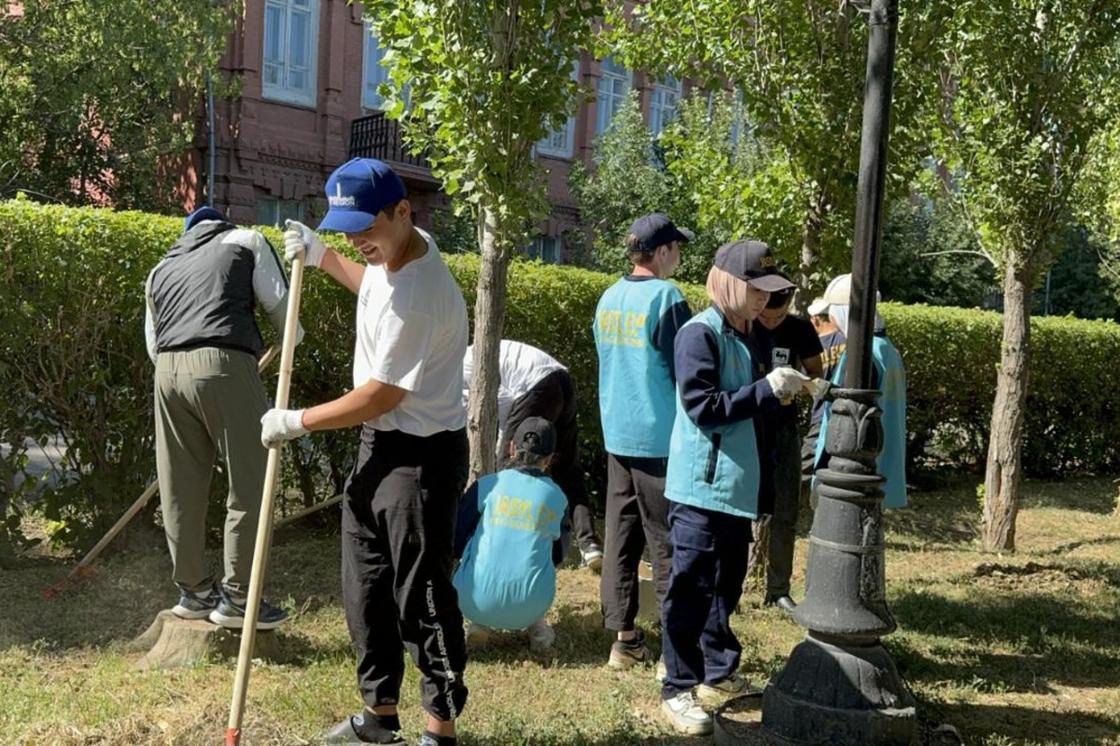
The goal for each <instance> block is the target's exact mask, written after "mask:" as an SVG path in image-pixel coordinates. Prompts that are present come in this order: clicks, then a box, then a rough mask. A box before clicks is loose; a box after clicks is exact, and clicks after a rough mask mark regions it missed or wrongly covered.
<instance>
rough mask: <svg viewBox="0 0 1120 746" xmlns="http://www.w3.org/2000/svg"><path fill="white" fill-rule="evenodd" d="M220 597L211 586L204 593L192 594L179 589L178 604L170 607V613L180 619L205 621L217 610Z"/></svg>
mask: <svg viewBox="0 0 1120 746" xmlns="http://www.w3.org/2000/svg"><path fill="white" fill-rule="evenodd" d="M220 600H221V596H219V595H218V591H217V589H216V588H214V587H213V586H211V587H210V589H209V590H208V591H206V592H205V593H194V592H192V591H186V590H183V589H181V588H180V589H179V602H178V603H177V604H175V605H174V606H172V607H171V613H172V614H174V615H175V616H177V617H179V618H180V619H205V618H207V617H208V616H210V612H212V611H213V610H214V609H216V608H218V602H219V601H220Z"/></svg>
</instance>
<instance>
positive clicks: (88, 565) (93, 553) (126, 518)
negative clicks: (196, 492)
mask: <svg viewBox="0 0 1120 746" xmlns="http://www.w3.org/2000/svg"><path fill="white" fill-rule="evenodd" d="M279 352H280V350H279V349H278V348H277V347H276V346H275V345H273V346H272V347H269V348H268V350H266V351H265V353H264V355H263V356H262V357H261V359H260V362H258V363H257V370H258V371H259V372H261V373H263V372H264V371H265V368H267V367H268V366H269V364H270V363H271V362H272V361H273V360H274V359H275V358H276V355H277V354H278V353H279ZM157 492H159V481H158V480H155V481H153V482H152V483H151V484H149V485H148V487H147V489H145V490H144V491H143V492H142V493H140V497H138V498H136V502H134V503H132V505H131V506H130V507H129V509H128V510H126V511H125V512H124V515H122V516H121V517H120V518H118V519H117V522H116V523H114V524H113V527H112V528H111V529H109V530H108V531H107V532H105V535H104V536H102V537H101V540H100V541H98V542H97V543H96V544H94V545H93V549H91V550H89V551H88V552H86V556H85V557H82V561H81V562H79V563H78V564H77V565H75V566H74V569H73V570H71V571H70V573H69V574H68V575H67V576H66V577H65V578H63V579H62V580H60V581H58V582H57V583H55V584H54V585H52V586H51V587H50V588H45V589H43V598H48V599H50V598H56V597H57V596H59V595H60V594H62V593H64V592H65V591H66V590H67V589H68V588H71V587H73V586H75V585H77V584H79V583H80V582H83V581H85V580H89V579H90V578H92V577H93V576H95V575H97V570H95V569H94V568H93V566H92V563H93V561H94V560H95V559H97V557H98V555H100V554H101V552H102V551H104V549H105V547H107V546H109V542H111V541H112V540H113V539H115V538H117V534H119V533H120V532H121V529H123V528H124V527H125V526H127V525H128V524H129V522H130V521H131V520H132V519H133V518H135V517H136V514H137V513H139V512H140V511H141V510H143V509H144V506H145V505H147V504H148V501H149V500H151V499H152V497H153V496H154V495H155V494H156V493H157Z"/></svg>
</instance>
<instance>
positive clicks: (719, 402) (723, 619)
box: [661, 241, 809, 735]
mask: <svg viewBox="0 0 1120 746" xmlns="http://www.w3.org/2000/svg"><path fill="white" fill-rule="evenodd" d="M791 286H792V283H790V282H789V281H788V280H786V279H785V278H784V277H781V276H780V275H779V274H778V268H777V266H776V265H775V263H774V258H773V256H772V253H771V251H770V247H769V246H767V245H766V244H764V243H762V242H760V241H736V242H733V243H729V244H725V245H724V246H721V247H720V249H719V251H718V252H716V257H715V263H714V266H713V267H712V269H711V271H710V272H709V273H708V283H707V290H708V296H709V298H711V300H712V306H711V307H710V308H708V309H707V310H706V311H704V312H702V313H700V314H698V315H697V316H696V317H695V318H694V319H692V320H691V321H690V322H688V323H687V324H685V325H684V326H683V327H682V328H681V331H680V333H679V334H678V335H677V339H676V343H675V346H676V352H675V364H676V371H677V401H676V410H677V411H676V418H675V420H674V423H673V433H672V437H671V439H670V446H669V465H668V473H667V476H666V482H665V497H666V498H667V499H668V500H669V504H670V507H669V536H670V539H671V541H672V545H673V564H672V573H671V575H670V578H669V588H668V590H667V592H666V594H665V601H664V604H663V605H662V638H661V644H662V656H663V657H664V659H665V668H666V676H665V678H664V679H663V682H662V689H661V697H662V703H661V710H662V713H663V714H664V716H665V719H666V720H667V721H668V722H669V723H670V724H671V725H672V726H673V728H674V729H676V730H678V731H680V732H682V733H687V734H690V735H703V734H706V733H711V732H712V720H711V717H710V716H708V714H707V713H705V712H704V710H703V708H702V707H701V706H700V704H699V703H698V702H697V698H698V697H699V699H701V700H706V701H707V700H712V701H715V700H720V699H722V698H724V697H726V696H727V695H733V694H740V693H742V692H744V691H745V690H746V682H745V680H743V679H742V678H741V677H739V675H738V668H739V657H740V654H741V653H742V646H741V645H740V644H739V641H738V640H737V639H736V637H735V634H734V632H732V630H731V625H730V622H729V617H730V615H731V612H732V610H733V609H734V608H735V606H736V604H737V603H738V602H739V596H740V594H741V592H742V586H743V578H744V577H745V575H746V569H747V547H748V545H749V544H750V541H751V521H752V520H754V519H755V518H757V516H758V492H759V473H760V469H759V453H758V443H757V440H756V438H755V425H754V421H753V418H754V417H755V416H756V415H759V414H761V413H763V412H767V411H774V410H776V409H777V408H778V407H779V406H780V405H781V403H782V400H783V399H791V398H792V397H794V396H796V395H797V394H799V393H801V392H802V391H803V388H804V384H805V383H807V382H808V380H809V379H808V378H807V377H806V376H804V375H802V374H801V373H799V372H798V371H796V370H794V369H793V368H789V367H779V368H775V369H774V370H773V371H771V372H770V373H769V374H767V375H766V376H765V377H762V378H757V379H756V376H755V369H754V367H755V366H754V360H753V358H752V356H751V352H750V348H749V347H748V336H747V335H748V333H749V330H750V324H751V321H752V320H753V319H754V318H755V317H757V316H758V313H759V312H760V311H761V310H762V309H763V308H764V307H765V305H766V302H767V300H768V299H769V297H770V292H772V291H778V290H782V289H784V288H788V287H791Z"/></svg>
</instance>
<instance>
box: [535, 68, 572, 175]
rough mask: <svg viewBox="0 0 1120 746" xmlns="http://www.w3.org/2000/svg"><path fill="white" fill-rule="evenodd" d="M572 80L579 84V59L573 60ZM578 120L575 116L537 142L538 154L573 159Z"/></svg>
mask: <svg viewBox="0 0 1120 746" xmlns="http://www.w3.org/2000/svg"><path fill="white" fill-rule="evenodd" d="M570 76H571V78H572V80H574V81H576V82H577V83H578V82H579V59H578V58H576V59H575V60H572V69H571V72H570ZM575 141H576V118H575V115H574V114H573V115H572V116H570V117H568V118H567V119H566V120H565V121H564V126H563V127H561V128H560V129H558V130H552V132H550V133H549V134H548V136H547V137H544V138H543V139H541V140H539V141H537V152H538V153H540V154H541V155H552V156H556V157H557V158H571V157H572V153H573V152H575Z"/></svg>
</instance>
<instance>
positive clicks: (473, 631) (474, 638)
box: [467, 622, 492, 648]
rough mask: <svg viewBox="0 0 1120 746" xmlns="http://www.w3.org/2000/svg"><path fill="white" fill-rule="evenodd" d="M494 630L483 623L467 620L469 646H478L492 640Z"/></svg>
mask: <svg viewBox="0 0 1120 746" xmlns="http://www.w3.org/2000/svg"><path fill="white" fill-rule="evenodd" d="M491 634H492V630H491V629H490V628H489V627H483V626H482V625H481V624H475V623H474V622H467V647H472V648H473V647H478V646H479V645H485V644H486V643H487V642H489V641H490V636H491Z"/></svg>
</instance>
